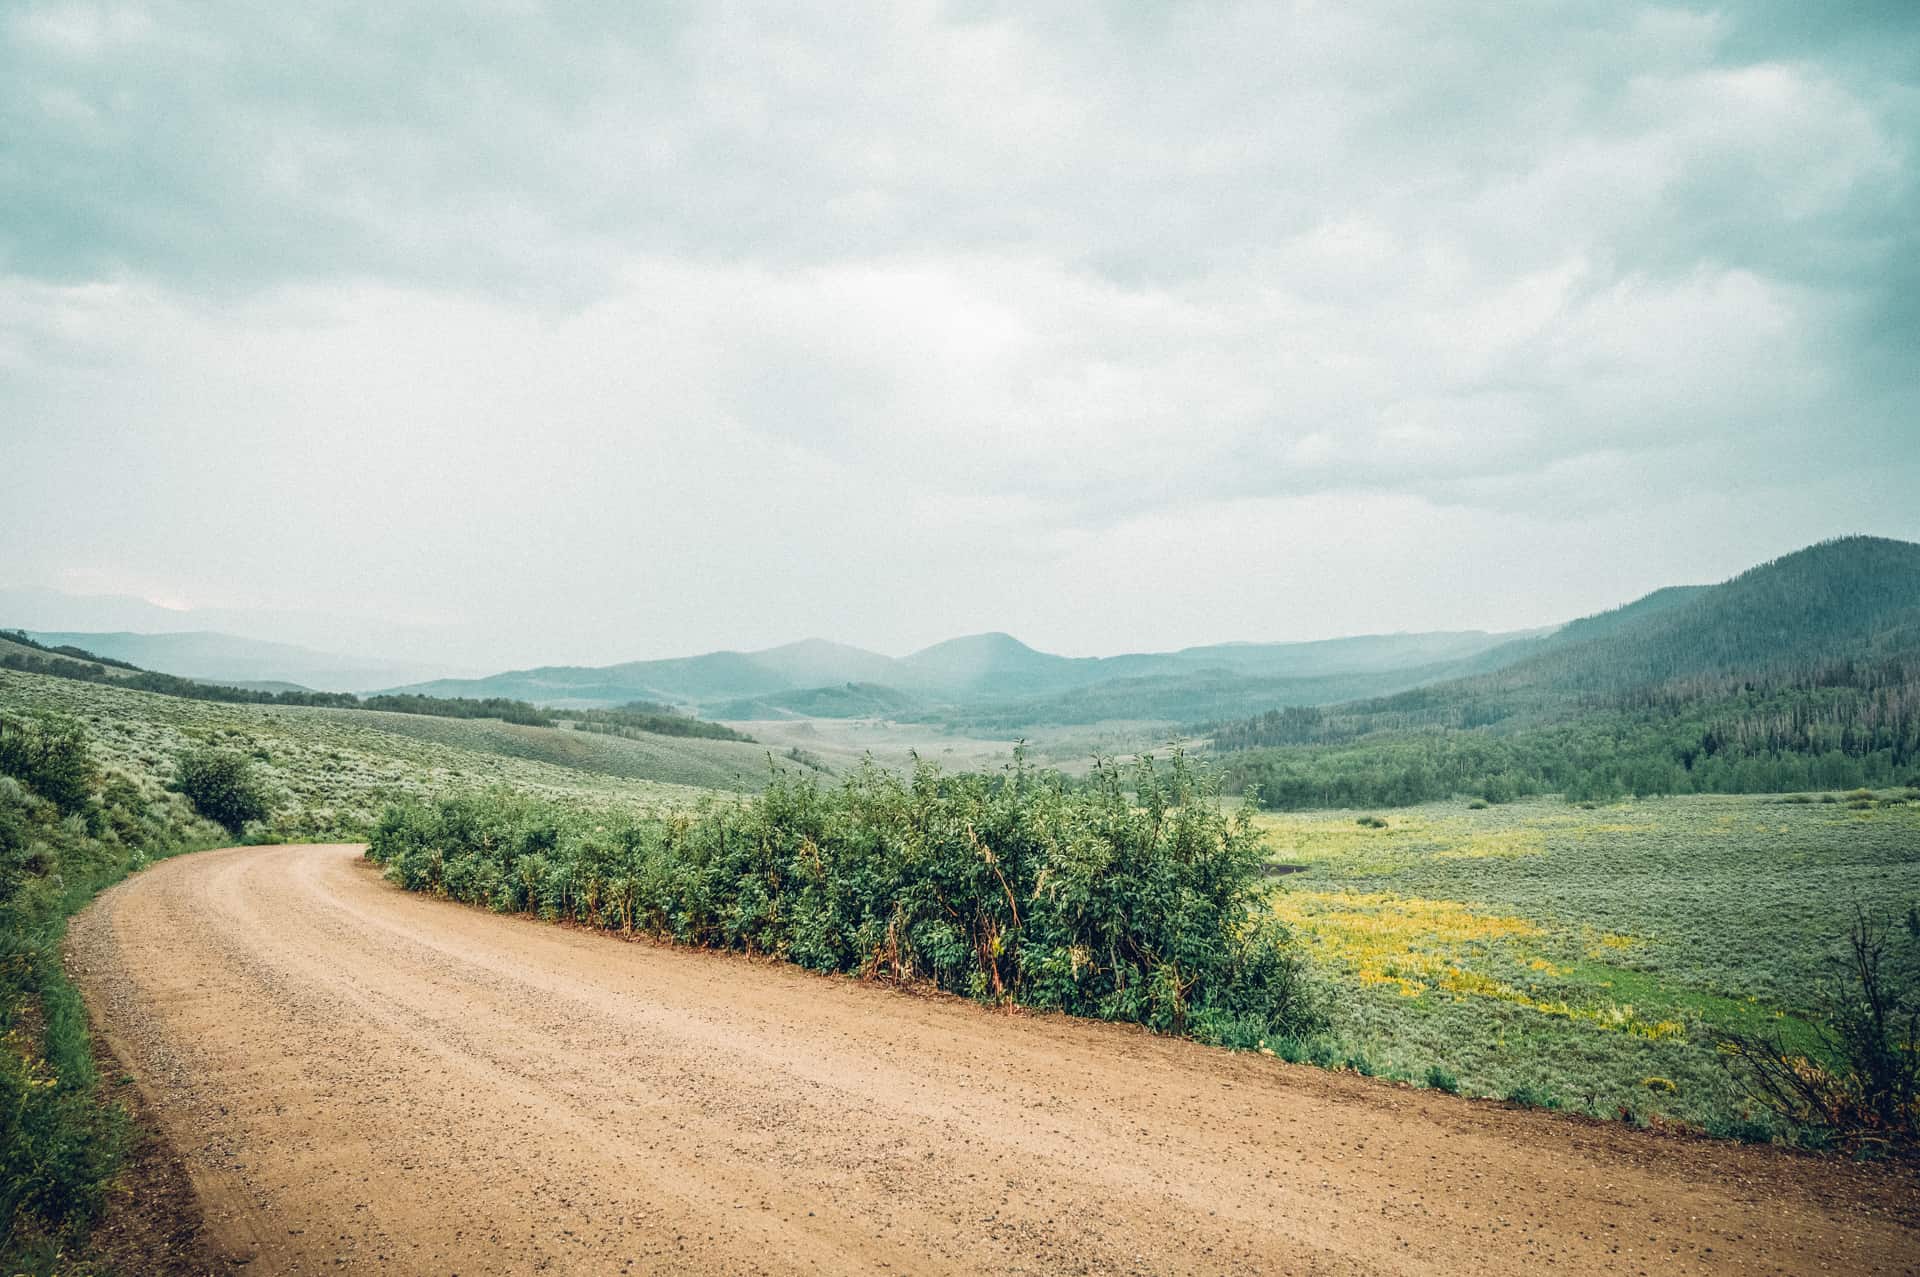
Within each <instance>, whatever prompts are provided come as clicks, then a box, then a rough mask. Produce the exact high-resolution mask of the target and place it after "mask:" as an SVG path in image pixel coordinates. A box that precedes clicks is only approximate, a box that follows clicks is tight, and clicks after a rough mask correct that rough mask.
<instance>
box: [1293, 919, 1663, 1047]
mask: <svg viewBox="0 0 1920 1277" xmlns="http://www.w3.org/2000/svg"><path fill="white" fill-rule="evenodd" d="M1273 909H1274V912H1275V913H1276V914H1278V915H1279V917H1280V918H1281V920H1282V921H1284V922H1285V923H1286V924H1287V925H1288V927H1290V928H1291V929H1292V930H1293V932H1294V934H1295V935H1296V936H1297V937H1298V938H1299V939H1300V941H1301V942H1302V943H1303V944H1304V945H1305V946H1306V947H1307V950H1308V952H1309V953H1310V954H1312V956H1313V958H1314V960H1315V961H1316V962H1318V963H1320V964H1322V965H1324V966H1327V967H1331V968H1333V969H1336V970H1340V971H1343V972H1346V973H1348V974H1350V975H1351V976H1353V977H1354V978H1355V979H1356V980H1358V982H1359V983H1360V984H1362V985H1371V986H1387V987H1391V988H1393V989H1394V990H1395V991H1396V992H1398V993H1399V994H1400V996H1401V997H1404V998H1419V997H1423V996H1425V995H1426V994H1427V993H1429V992H1438V993H1442V994H1445V995H1446V996H1448V997H1451V998H1455V999H1465V998H1488V999H1492V1000H1495V1001H1499V1002H1505V1003H1508V1004H1511V1005H1513V1006H1519V1007H1525V1008H1526V1009H1528V1010H1530V1011H1534V1012H1537V1013H1538V1014H1540V1015H1544V1016H1550V1017H1553V1018H1555V1019H1562V1020H1568V1021H1573V1022H1576V1023H1581V1024H1589V1025H1592V1026H1593V1027H1595V1028H1599V1029H1605V1030H1608V1031H1610V1032H1616V1033H1625V1034H1629V1035H1631V1036H1633V1037H1638V1038H1645V1039H1647V1040H1649V1041H1659V1040H1660V1039H1662V1038H1669V1037H1677V1036H1680V1035H1682V1034H1684V1033H1685V1031H1686V1026H1685V1025H1684V1024H1682V1023H1681V1022H1679V1021H1677V1020H1647V1019H1644V1018H1642V1017H1641V1016H1639V1015H1638V1014H1636V1013H1635V1011H1634V1009H1633V1007H1632V1006H1631V1005H1629V1004H1625V1003H1617V1002H1605V1003H1601V1004H1600V1005H1598V1006H1573V1005H1571V1004H1569V1003H1567V1002H1565V1001H1561V1000H1557V999H1547V998H1540V997H1536V996H1535V995H1534V994H1533V993H1532V992H1530V991H1528V990H1526V989H1522V988H1519V987H1517V986H1515V985H1513V984H1510V983H1508V982H1506V981H1504V980H1501V979H1498V978H1496V977H1495V976H1493V975H1490V974H1488V973H1487V972H1486V971H1484V970H1481V969H1479V967H1478V966H1477V965H1476V960H1484V959H1486V958H1488V957H1490V956H1492V955H1493V954H1495V953H1496V952H1498V953H1499V954H1501V955H1502V956H1503V957H1506V958H1508V959H1511V960H1512V961H1513V962H1514V963H1516V964H1517V965H1519V966H1521V967H1524V968H1525V969H1527V970H1531V971H1536V972H1539V973H1540V974H1541V975H1544V976H1547V977H1549V978H1557V977H1560V976H1564V975H1566V974H1567V968H1564V967H1561V966H1559V965H1557V964H1555V963H1554V962H1552V961H1551V960H1550V959H1548V958H1545V957H1542V956H1540V955H1538V954H1531V953H1528V952H1526V949H1527V947H1528V946H1527V945H1526V942H1527V941H1530V940H1539V939H1542V938H1543V937H1544V936H1545V932H1544V931H1543V930H1542V928H1541V927H1540V926H1539V924H1537V923H1534V922H1531V921H1529V920H1528V919H1526V918H1519V917H1514V916H1512V915H1508V914H1500V913H1495V912H1492V911H1491V910H1486V909H1479V908H1475V907H1474V906H1472V905H1469V904H1465V903H1462V902H1461V901H1457V900H1430V899H1424V898H1421V897H1418V896H1397V895H1393V894H1391V893H1389V892H1371V891H1283V892H1279V893H1276V894H1275V896H1274V897H1273ZM1591 944H1592V945H1593V946H1594V947H1599V948H1602V949H1608V948H1612V949H1619V948H1624V947H1626V946H1628V945H1630V944H1632V940H1631V938H1629V937H1626V936H1616V935H1612V934H1611V933H1607V934H1602V935H1599V936H1597V937H1595V938H1593V940H1592V941H1591Z"/></svg>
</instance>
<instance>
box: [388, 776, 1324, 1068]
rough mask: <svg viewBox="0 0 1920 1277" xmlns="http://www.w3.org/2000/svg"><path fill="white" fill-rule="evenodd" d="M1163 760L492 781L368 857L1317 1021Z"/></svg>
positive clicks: (1131, 1015)
mask: <svg viewBox="0 0 1920 1277" xmlns="http://www.w3.org/2000/svg"><path fill="white" fill-rule="evenodd" d="M1211 798H1212V785H1211V781H1210V780H1209V778H1208V777H1207V776H1205V775H1204V774H1202V773H1199V772H1197V771H1196V770H1195V769H1194V768H1193V767H1192V766H1191V765H1190V764H1189V763H1188V762H1187V761H1186V760H1185V759H1184V758H1180V757H1176V758H1175V759H1174V760H1173V761H1172V762H1171V764H1169V765H1166V766H1162V767H1157V766H1155V765H1154V764H1152V763H1151V762H1148V763H1143V764H1141V765H1139V766H1138V767H1137V768H1136V769H1134V770H1133V771H1131V772H1130V773H1128V774H1125V775H1123V774H1122V773H1121V772H1120V771H1119V770H1117V769H1116V768H1114V767H1112V766H1110V765H1102V766H1101V767H1100V768H1098V769H1097V770H1096V772H1095V774H1094V776H1093V778H1092V780H1091V782H1090V783H1088V784H1085V785H1075V786H1069V785H1068V784H1066V783H1065V782H1064V781H1063V780H1062V778H1061V777H1059V776H1058V775H1056V774H1053V773H1046V772H1041V771H1038V770H1036V769H1034V768H1033V767H1031V766H1029V765H1028V764H1027V763H1026V762H1025V760H1024V759H1021V758H1016V762H1015V764H1014V765H1013V766H1012V767H1010V768H1008V769H1007V770H1006V771H1005V772H1004V773H1002V774H1001V775H998V776H992V777H989V776H977V775H975V776H944V775H942V774H941V773H940V772H939V771H937V770H936V769H935V768H933V767H931V766H922V767H920V768H919V769H918V770H917V771H916V772H915V773H914V774H913V775H912V776H911V777H900V776H896V775H894V774H892V773H890V772H886V771H882V770H879V769H877V768H874V767H871V766H869V767H867V768H865V769H863V770H862V771H861V772H860V773H859V774H857V775H855V776H853V777H851V778H850V779H848V780H847V781H846V782H845V783H844V784H843V785H841V786H840V787H838V788H833V789H826V788H822V787H821V786H820V785H819V784H817V783H816V782H815V781H814V780H813V779H812V778H810V777H804V778H797V779H796V778H790V777H785V776H776V777H775V778H774V780H773V782H772V783H771V784H770V785H769V786H768V788H767V789H766V791H765V792H764V793H763V794H762V795H760V796H759V797H757V798H755V799H752V800H749V801H746V802H742V803H735V804H722V803H708V804H706V805H705V806H703V807H701V808H700V809H699V810H697V811H696V812H693V813H688V814H680V815H676V816H666V817H656V818H644V819H632V818H625V819H620V818H616V819H582V818H579V817H577V816H575V815H574V814H573V813H570V812H568V811H566V810H564V809H561V808H557V807H554V806H552V805H550V804H547V803H543V802H539V801H535V800H529V799H525V798H521V797H517V796H514V795H512V794H510V793H504V792H499V791H495V792H492V793H488V794H484V795H479V796H464V797H456V798H449V799H444V800H442V801H440V802H438V803H436V804H431V805H427V804H417V803H412V804H396V805H394V806H392V807H390V808H389V809H388V810H387V812H386V813H385V814H384V815H383V817H382V818H381V821H380V823H379V825H378V826H377V827H376V828H375V830H374V833H373V836H372V839H371V844H370V848H369V855H371V856H372V857H373V858H374V859H376V860H378V861H380V862H381V863H383V864H384V865H385V866H386V867H387V872H388V874H389V875H390V876H391V877H392V878H393V879H394V880H395V881H396V882H398V883H399V884H400V885H402V886H404V887H406V888H408V889H410V890H416V891H430V892H435V893H438V894H443V895H447V896H450V897H452V898H454V899H458V900H463V901H466V902H468V903H472V904H478V905H482V906H485V907H488V908H492V909H497V910H501V911H507V912H531V913H536V914H539V915H540V916H542V917H547V918H553V919H560V920H565V921H570V922H575V923H579V924H583V925H587V926H597V927H606V928H616V929H620V930H623V931H642V932H647V933H651V934H654V935H659V936H662V937H666V938H670V939H672V940H675V941H677V942H680V943H686V944H694V945H701V946H706V947H711V948H724V949H739V950H744V951H747V952H750V953H764V954H771V955H774V956H777V957H781V958H784V959H787V960H789V961H792V962H795V963H798V964H800V965H801V966H805V967H808V968H811V969H814V970H818V971H841V972H852V973H858V974H860V975H863V976H869V977H877V978H883V979H891V980H902V981H915V982H926V983H930V984H933V985H935V986H937V987H939V988H942V989H945V990H948V991H950V992H954V993H961V994H965V995H968V996H970V997H975V998H980V999H983V1000H988V1001H1008V1002H1016V1003H1020V1004H1023V1005H1028V1006H1034V1007H1040V1008H1046V1009H1055V1010H1061V1011H1065V1012H1068V1013H1071V1014H1075V1015H1087V1016H1097V1017H1100V1018H1103V1019H1112V1020H1127V1021H1133V1022H1136V1023H1140V1024H1145V1025H1147V1026H1149V1027H1151V1028H1153V1029H1155V1030H1157V1031H1160V1032H1166V1033H1181V1034H1190V1035H1192V1036H1195V1037H1197V1038H1200V1039H1201V1040H1203V1041H1208V1042H1215V1043H1219V1044H1222V1045H1229V1046H1248V1047H1251V1046H1254V1045H1256V1044H1257V1043H1258V1042H1260V1041H1261V1040H1263V1039H1269V1038H1277V1037H1284V1036H1303V1035H1305V1034H1306V1033H1309V1032H1311V1031H1313V1030H1314V1029H1315V1028H1317V1027H1318V1025H1319V1023H1320V1020H1321V1016H1320V1012H1319V1009H1318V1006H1317V1002H1316V999H1315V997H1314V995H1313V992H1312V990H1311V989H1310V987H1309V985H1308V984H1307V982H1306V980H1305V978H1304V976H1303V974H1302V964H1301V962H1300V960H1299V958H1298V956H1297V955H1296V953H1295V952H1294V950H1293V948H1292V945H1291V943H1290V937H1289V936H1288V934H1287V932H1286V930H1285V928H1284V927H1283V926H1281V925H1280V923H1279V922H1278V921H1277V920H1276V919H1273V918H1271V917H1270V916H1266V915H1264V914H1263V913H1262V911H1260V910H1258V909H1257V908H1256V905H1257V903H1258V900H1259V898H1260V895H1261V892H1262V888H1261V885H1260V877H1259V873H1258V869H1259V864H1260V861H1261V858H1262V851H1261V848H1260V840H1259V836H1258V834H1257V833H1256V832H1255V831H1254V830H1253V829H1252V827H1251V826H1250V825H1249V824H1247V823H1246V822H1245V821H1244V820H1243V819H1229V818H1227V817H1226V816H1224V815H1222V814H1221V813H1220V812H1219V810H1218V807H1217V804H1215V803H1214V802H1213V801H1211Z"/></svg>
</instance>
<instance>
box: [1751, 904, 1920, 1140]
mask: <svg viewBox="0 0 1920 1277" xmlns="http://www.w3.org/2000/svg"><path fill="white" fill-rule="evenodd" d="M1810 1024H1811V1029H1812V1034H1811V1040H1805V1035H1802V1037H1803V1040H1798V1041H1795V1040H1790V1039H1789V1038H1788V1037H1787V1035H1786V1034H1784V1033H1782V1032H1781V1031H1780V1030H1779V1029H1778V1028H1771V1027H1770V1028H1769V1029H1767V1030H1764V1031H1759V1032H1738V1031H1729V1032H1724V1033H1722V1034H1721V1035H1720V1047H1721V1050H1722V1052H1723V1055H1724V1057H1725V1059H1726V1060H1727V1062H1728V1064H1729V1066H1730V1067H1731V1068H1732V1069H1733V1070H1734V1073H1735V1075H1736V1077H1738V1079H1739V1080H1740V1082H1741V1084H1742V1085H1743V1086H1744V1087H1745V1088H1746V1089H1747V1091H1748V1093H1749V1094H1750V1095H1752V1096H1753V1097H1754V1099H1755V1100H1757V1101H1758V1102H1759V1103H1761V1104H1762V1105H1763V1106H1765V1107H1766V1108H1767V1109H1768V1110H1770V1111H1771V1112H1773V1113H1774V1114H1776V1115H1777V1116H1779V1117H1780V1118H1782V1119H1784V1120H1785V1121H1786V1122H1788V1123H1790V1124H1791V1125H1793V1126H1796V1127H1802V1128H1805V1127H1813V1128H1817V1129H1819V1130H1821V1131H1824V1132H1827V1133H1830V1134H1832V1135H1835V1136H1841V1137H1854V1136H1868V1137H1872V1138H1877V1139H1883V1140H1890V1141H1894V1142H1897V1143H1900V1144H1903V1145H1907V1146H1909V1147H1911V1146H1912V1145H1914V1144H1915V1143H1916V1141H1920V914H1916V912H1915V910H1913V909H1909V910H1908V911H1907V916H1906V918H1905V919H1904V920H1903V921H1902V922H1901V923H1899V924H1896V923H1895V922H1894V921H1893V919H1891V918H1890V917H1888V916H1887V915H1886V914H1884V913H1875V912H1869V911H1868V910H1866V909H1864V908H1857V909H1856V910H1855V913H1854V918H1853V921H1852V923H1851V925H1850V926H1849V927H1848V929H1847V948H1846V956H1845V958H1844V959H1842V960H1841V962H1839V963H1838V964H1837V969H1836V970H1835V971H1834V972H1833V974H1832V976H1831V978H1830V979H1829V980H1828V982H1827V983H1826V984H1825V986H1824V987H1823V988H1822V989H1821V990H1820V993H1819V995H1818V998H1817V1010H1816V1013H1815V1014H1814V1015H1813V1016H1812V1017H1810Z"/></svg>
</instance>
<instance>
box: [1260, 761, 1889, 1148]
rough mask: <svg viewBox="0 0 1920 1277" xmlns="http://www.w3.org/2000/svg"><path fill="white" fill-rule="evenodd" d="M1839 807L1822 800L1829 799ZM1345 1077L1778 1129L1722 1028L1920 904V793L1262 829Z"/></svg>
mask: <svg viewBox="0 0 1920 1277" xmlns="http://www.w3.org/2000/svg"><path fill="white" fill-rule="evenodd" d="M1822 797H1825V798H1826V799H1827V800H1826V801H1821V798H1822ZM1259 822H1260V826H1261V828H1262V830H1263V831H1264V832H1265V835H1266V837H1267V841H1268V847H1269V852H1270V855H1271V857H1272V865H1273V867H1274V870H1275V871H1276V873H1278V874H1279V877H1278V881H1279V882H1280V883H1281V884H1282V890H1281V891H1280V892H1279V893H1278V894H1277V895H1276V897H1275V899H1274V905H1273V907H1274V909H1275V910H1276V911H1277V912H1278V913H1279V914H1280V916H1281V917H1283V918H1284V919H1285V920H1286V921H1287V922H1288V923H1289V924H1290V925H1291V926H1292V927H1293V928H1294V929H1295V932H1296V934H1297V935H1298V937H1299V938H1300V940H1301V941H1302V942H1303V943H1304V944H1305V946H1306V948H1307V952H1308V953H1309V954H1310V955H1311V957H1312V960H1313V962H1314V964H1315V966H1316V967H1317V968H1318V969H1319V970H1320V971H1321V972H1322V973H1323V975H1324V977H1325V978H1326V979H1327V980H1328V981H1329V982H1330V983H1331V984H1332V985H1334V986H1335V987H1336V988H1337V990H1338V993H1337V996H1335V997H1334V999H1333V1000H1332V1014H1333V1020H1334V1025H1333V1031H1332V1037H1333V1042H1332V1043H1331V1045H1330V1047H1328V1048H1323V1051H1325V1052H1326V1055H1325V1058H1327V1059H1329V1060H1330V1061H1331V1062H1333V1063H1341V1062H1347V1061H1351V1062H1352V1063H1353V1064H1354V1065H1356V1066H1358V1067H1363V1068H1366V1069H1369V1070H1371V1071H1375V1072H1378V1073H1381V1074H1387V1075H1394V1076H1401V1077H1405V1078H1408V1079H1411V1080H1415V1081H1424V1080H1425V1079H1426V1078H1427V1077H1428V1074H1429V1071H1430V1070H1432V1069H1434V1068H1436V1067H1437V1068H1439V1069H1441V1070H1443V1071H1444V1072H1445V1073H1447V1074H1451V1075H1453V1076H1454V1077H1456V1078H1457V1079H1458V1083H1459V1086H1460V1087H1461V1089H1462V1090H1463V1091H1465V1092H1468V1093H1471V1094H1476V1095H1490V1096H1497V1097H1517V1098H1522V1099H1526V1100H1528V1101H1530V1102H1534V1103H1553V1104H1557V1105H1560V1106H1563V1107H1566V1108H1569V1109H1574V1110H1579V1111H1583V1112H1590V1113H1595V1114H1599V1115H1603V1116H1619V1115H1622V1114H1625V1115H1628V1116H1631V1117H1633V1118H1636V1119H1646V1118H1650V1117H1653V1116H1656V1115H1659V1116H1665V1117H1674V1118H1680V1119H1683V1120H1686V1121H1690V1122H1696V1123H1700V1124H1702V1125H1705V1126H1707V1127H1708V1128H1709V1129H1714V1130H1721V1131H1727V1132H1733V1133H1751V1134H1757V1133H1759V1132H1758V1131H1757V1130H1756V1129H1754V1128H1753V1127H1751V1126H1747V1125H1743V1124H1747V1123H1753V1122H1760V1123H1762V1124H1764V1118H1763V1116H1762V1115H1761V1114H1759V1113H1756V1112H1755V1111H1754V1105H1753V1104H1752V1103H1751V1101H1750V1100H1749V1099H1748V1098H1747V1097H1746V1096H1745V1095H1744V1094H1743V1093H1742V1092H1741V1090H1740V1088H1739V1087H1738V1086H1736V1085H1735V1084H1734V1082H1733V1080H1732V1078H1731V1077H1730V1075H1729V1073H1728V1071H1727V1070H1726V1069H1725V1068H1723V1067H1722V1065H1721V1061H1720V1059H1719V1052H1718V1050H1717V1048H1716V1046H1715V1044H1714V1040H1713V1039H1714V1035H1715V1032H1716V1031H1717V1030H1722V1029H1729V1028H1731V1029H1740V1028H1746V1027H1751V1026H1753V1025H1755V1024H1756V1023H1757V1022H1759V1021H1762V1020H1765V1019H1770V1018H1772V1017H1775V1016H1792V1015H1794V1014H1795V1013H1799V1012H1803V1011H1805V1010H1807V1008H1808V1006H1809V999H1810V998H1811V997H1812V996H1813V995H1814V994H1815V993H1816V991H1817V990H1818V989H1819V988H1820V986H1821V983H1822V981H1823V980H1825V979H1826V978H1827V976H1828V974H1829V972H1830V969H1831V964H1832V962H1833V961H1834V960H1835V959H1836V958H1837V957H1838V956H1839V951H1840V946H1841V942H1842V936H1843V933H1844V931H1845V929H1846V926H1847V923H1848V920H1849V918H1850V917H1851V912H1852V910H1853V907H1854V906H1855V905H1856V904H1858V905H1864V906H1868V907H1872V908H1875V909H1879V910H1882V911H1887V910H1892V911H1895V912H1898V913H1904V912H1905V911H1906V910H1907V909H1908V908H1910V907H1911V906H1913V905H1914V904H1916V903H1920V795H1914V794H1911V793H1910V792H1909V791H1906V790H1899V791H1886V792H1883V793H1881V794H1878V795H1875V796H1872V797H1866V796H1847V795H1827V796H1819V795H1815V796H1804V795H1772V796H1752V797H1724V796H1708V795H1700V796H1689V797H1674V798H1662V799H1645V800H1640V801H1629V802H1619V803H1613V804H1606V805H1597V804H1585V805H1583V804H1569V803H1565V802H1562V801H1560V800H1558V799H1534V800H1529V801H1525V802H1517V803H1512V804H1508V805H1504V806H1485V805H1478V806H1470V805H1469V804H1467V803H1465V802H1450V803H1435V804H1430V805H1427V806H1422V807H1414V808H1408V809H1403V810H1398V811H1390V812H1383V813H1380V814H1378V815H1375V814H1372V813H1357V812H1351V811H1336V812H1316V813H1303V814H1293V815H1277V814H1272V813H1266V814H1262V815H1261V816H1260V817H1259Z"/></svg>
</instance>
